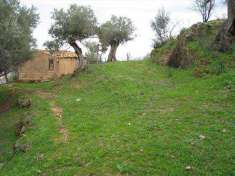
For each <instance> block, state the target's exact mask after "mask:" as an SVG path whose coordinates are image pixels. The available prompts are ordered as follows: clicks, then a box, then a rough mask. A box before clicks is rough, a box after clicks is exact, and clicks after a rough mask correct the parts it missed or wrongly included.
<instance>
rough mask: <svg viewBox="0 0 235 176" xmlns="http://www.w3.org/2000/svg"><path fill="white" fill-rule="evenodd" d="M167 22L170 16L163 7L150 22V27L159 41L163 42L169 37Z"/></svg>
mask: <svg viewBox="0 0 235 176" xmlns="http://www.w3.org/2000/svg"><path fill="white" fill-rule="evenodd" d="M169 23H170V16H169V14H168V13H167V12H166V10H165V9H164V8H162V9H160V10H159V11H158V14H157V16H156V17H155V18H154V20H153V21H152V22H151V27H152V29H153V30H154V31H155V33H156V36H157V40H158V41H159V42H160V43H164V42H165V41H166V40H167V39H168V38H169V27H168V26H169Z"/></svg>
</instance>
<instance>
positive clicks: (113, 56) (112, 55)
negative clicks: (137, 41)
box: [108, 44, 118, 62]
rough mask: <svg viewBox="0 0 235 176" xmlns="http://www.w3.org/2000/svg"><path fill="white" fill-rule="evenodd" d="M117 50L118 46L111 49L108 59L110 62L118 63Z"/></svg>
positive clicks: (112, 46)
mask: <svg viewBox="0 0 235 176" xmlns="http://www.w3.org/2000/svg"><path fill="white" fill-rule="evenodd" d="M117 48H118V44H112V45H111V49H110V52H109V57H108V62H115V61H117V58H116V53H117Z"/></svg>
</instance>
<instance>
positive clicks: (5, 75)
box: [4, 72, 8, 83]
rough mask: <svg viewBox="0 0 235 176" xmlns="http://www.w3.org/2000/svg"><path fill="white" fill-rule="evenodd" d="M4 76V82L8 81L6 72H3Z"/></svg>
mask: <svg viewBox="0 0 235 176" xmlns="http://www.w3.org/2000/svg"><path fill="white" fill-rule="evenodd" d="M4 77H5V80H6V83H8V77H7V73H6V72H5V73H4Z"/></svg>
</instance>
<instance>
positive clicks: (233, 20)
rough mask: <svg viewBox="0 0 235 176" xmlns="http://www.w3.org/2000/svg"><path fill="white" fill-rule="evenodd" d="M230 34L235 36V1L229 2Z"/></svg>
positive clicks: (229, 0)
mask: <svg viewBox="0 0 235 176" xmlns="http://www.w3.org/2000/svg"><path fill="white" fill-rule="evenodd" d="M228 32H229V33H230V34H231V35H233V36H234V35H235V0H228Z"/></svg>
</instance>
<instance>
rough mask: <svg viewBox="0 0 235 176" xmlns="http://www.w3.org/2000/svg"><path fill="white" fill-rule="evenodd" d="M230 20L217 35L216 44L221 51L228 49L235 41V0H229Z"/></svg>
mask: <svg viewBox="0 0 235 176" xmlns="http://www.w3.org/2000/svg"><path fill="white" fill-rule="evenodd" d="M227 5H228V7H227V8H228V20H227V21H226V23H224V25H223V26H222V28H221V31H220V32H219V34H218V35H217V37H216V41H215V46H216V48H217V49H218V50H219V51H222V52H224V51H228V50H230V49H231V46H232V44H233V43H234V41H235V0H227Z"/></svg>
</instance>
